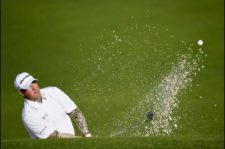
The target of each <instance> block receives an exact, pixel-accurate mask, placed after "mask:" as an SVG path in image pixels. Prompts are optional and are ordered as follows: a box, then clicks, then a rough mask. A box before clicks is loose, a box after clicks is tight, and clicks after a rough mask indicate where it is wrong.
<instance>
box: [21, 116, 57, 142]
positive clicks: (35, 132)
mask: <svg viewBox="0 0 225 149" xmlns="http://www.w3.org/2000/svg"><path fill="white" fill-rule="evenodd" d="M23 123H24V125H25V127H26V129H27V130H28V131H29V132H30V133H31V134H32V136H34V137H36V138H39V139H46V138H47V137H49V136H50V135H51V134H52V133H53V132H54V131H55V130H56V129H55V128H54V127H53V126H51V125H50V124H49V123H47V122H46V121H45V120H44V119H42V118H41V117H38V116H35V115H33V116H32V117H31V116H30V117H29V118H23Z"/></svg>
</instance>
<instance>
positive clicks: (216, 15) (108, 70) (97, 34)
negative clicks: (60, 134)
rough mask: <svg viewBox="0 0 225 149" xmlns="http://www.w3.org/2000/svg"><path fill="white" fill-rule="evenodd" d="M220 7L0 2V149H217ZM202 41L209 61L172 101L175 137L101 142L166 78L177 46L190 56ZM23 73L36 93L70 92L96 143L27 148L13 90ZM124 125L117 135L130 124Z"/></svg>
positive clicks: (202, 3) (152, 0) (220, 132)
mask: <svg viewBox="0 0 225 149" xmlns="http://www.w3.org/2000/svg"><path fill="white" fill-rule="evenodd" d="M223 6H224V1H223V0H197V1H196V0H182V1H180V0H169V1H162V0H161V1H159V0H113V1H103V0H95V1H92V0H85V1H79V0H76V1H74V0H65V1H60V0H54V1H53V0H39V1H34V0H33V1H31V0H20V1H17V0H3V1H1V138H2V142H1V143H2V147H3V148H13V146H14V147H15V146H21V148H22V146H23V147H24V148H29V147H33V148H37V147H38V146H36V145H37V144H39V143H40V144H41V145H43V147H45V146H46V145H49V146H48V148H58V147H56V145H57V144H58V143H59V144H60V143H61V142H65V143H62V144H61V145H63V144H64V145H66V146H67V147H69V146H72V145H74V146H79V147H80V148H85V147H87V148H90V147H93V148H94V147H96V148H104V146H107V147H108V148H110V147H112V148H117V147H119V148H138V145H139V146H140V148H145V147H155V148H160V147H161V148H174V146H176V147H177V148H182V147H183V146H185V147H187V148H222V146H223V145H224V140H223V137H224V84H223V82H224V14H223V13H224V7H223ZM146 25H151V28H150V29H151V31H149V30H148V29H146ZM156 34H157V35H156ZM115 35H116V36H118V37H119V38H120V39H121V42H115V38H116V36H115ZM199 39H202V40H203V41H204V45H203V46H202V47H201V48H202V49H203V51H204V54H206V55H207V56H206V57H204V61H202V62H201V65H204V66H205V68H204V69H203V70H202V71H200V72H197V76H196V77H195V78H193V82H192V86H189V87H188V88H187V89H185V90H182V91H181V92H180V93H179V94H178V95H177V96H176V99H177V100H179V108H177V109H175V110H174V111H173V114H174V115H173V116H174V117H179V119H178V120H177V125H178V128H177V129H176V130H174V131H173V135H174V137H170V136H167V137H162V138H161V137H154V136H155V135H153V136H150V137H149V138H148V137H146V138H145V137H140V138H139V137H129V136H135V135H137V134H138V133H137V131H136V130H134V131H132V132H128V133H124V134H122V137H121V138H120V137H119V138H117V137H116V138H108V136H109V134H110V133H112V132H113V131H116V130H120V129H122V126H120V127H119V126H116V124H117V123H116V120H120V121H121V122H123V121H125V120H124V119H123V118H122V117H123V116H124V114H128V115H129V114H130V112H131V110H130V109H131V108H132V107H135V106H136V103H138V102H140V101H142V100H144V99H145V97H146V95H147V94H149V93H151V91H152V90H153V88H154V87H156V86H157V85H159V84H160V81H161V80H162V79H163V78H164V77H165V76H167V75H168V73H169V72H170V71H171V66H172V62H173V63H174V64H176V63H177V57H176V56H175V55H176V54H178V53H180V54H184V53H185V52H186V51H185V45H184V44H182V41H185V42H186V43H187V44H188V45H189V44H193V45H194V46H193V50H194V52H196V51H197V50H198V48H199V46H197V45H196V42H197V40H199ZM144 40H148V41H149V45H147V44H146V43H145V41H144ZM112 42H114V43H112ZM167 44H168V45H167ZM22 71H27V72H30V73H31V74H33V75H34V76H35V77H37V78H38V79H39V80H40V81H39V84H40V86H41V87H45V86H58V87H59V88H61V89H62V90H64V91H65V92H66V93H68V94H69V96H70V97H72V99H73V100H74V101H75V102H76V104H77V105H78V106H79V108H80V109H81V111H82V112H83V113H84V115H85V117H86V119H87V122H88V126H89V128H90V131H91V133H92V134H93V135H95V136H98V137H97V138H91V139H87V140H85V139H71V140H56V141H55V140H46V141H44V140H40V141H39V140H38V141H30V140H29V139H28V138H29V136H28V134H27V132H26V130H25V128H24V126H23V124H22V121H21V111H22V107H23V99H22V97H20V96H19V95H18V94H17V93H16V91H15V89H14V86H13V81H14V78H15V76H16V75H17V74H18V73H20V72H22ZM153 101H154V100H153ZM149 106H152V103H151V102H150V103H149ZM136 107H137V106H136ZM149 110H151V109H149ZM132 114H133V113H132ZM135 114H136V115H143V116H144V114H145V113H144V112H143V111H136V113H135ZM136 115H135V116H133V117H137V116H136ZM137 118H139V119H141V117H137ZM129 120H130V119H129V117H128V118H127V119H126V121H125V122H126V125H124V126H123V127H124V128H126V127H128V126H129V124H130V125H132V123H133V121H132V123H129V122H130V121H129ZM125 122H124V123H125ZM75 127H76V126H75ZM140 130H141V129H140ZM76 133H77V134H78V135H79V134H80V132H79V131H78V130H77V128H76ZM103 136H105V137H103ZM125 136H128V137H125ZM179 136H182V137H181V138H180V137H179ZM193 136H194V137H193ZM21 139H22V140H21ZM23 139H24V140H23ZM15 140H18V141H15ZM50 144H51V145H50ZM45 148H46V147H45Z"/></svg>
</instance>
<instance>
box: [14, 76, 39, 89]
mask: <svg viewBox="0 0 225 149" xmlns="http://www.w3.org/2000/svg"><path fill="white" fill-rule="evenodd" d="M33 81H37V79H35V78H34V77H33V76H31V75H30V74H29V73H27V72H22V73H20V74H18V75H17V76H16V79H15V81H14V86H15V88H16V89H17V90H20V89H25V90H26V89H28V88H29V87H30V84H31V83H32V82H33Z"/></svg>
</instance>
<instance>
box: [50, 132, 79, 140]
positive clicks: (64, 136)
mask: <svg viewBox="0 0 225 149" xmlns="http://www.w3.org/2000/svg"><path fill="white" fill-rule="evenodd" d="M75 137H76V136H74V135H71V134H67V133H59V132H58V131H57V130H55V131H54V132H53V133H52V134H50V135H49V137H48V139H50V138H75Z"/></svg>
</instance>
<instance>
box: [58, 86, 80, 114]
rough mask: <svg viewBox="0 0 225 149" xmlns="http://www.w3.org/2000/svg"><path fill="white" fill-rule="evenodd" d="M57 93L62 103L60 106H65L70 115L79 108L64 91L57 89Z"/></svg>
mask: <svg viewBox="0 0 225 149" xmlns="http://www.w3.org/2000/svg"><path fill="white" fill-rule="evenodd" d="M55 91H56V94H57V99H58V101H59V102H60V104H61V105H62V106H63V108H64V110H65V111H66V113H70V112H72V111H73V110H75V109H76V108H77V105H76V104H75V103H74V102H73V100H72V99H71V98H70V97H69V96H68V95H67V94H65V93H64V92H63V91H62V90H60V89H59V88H57V87H56V88H55Z"/></svg>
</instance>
